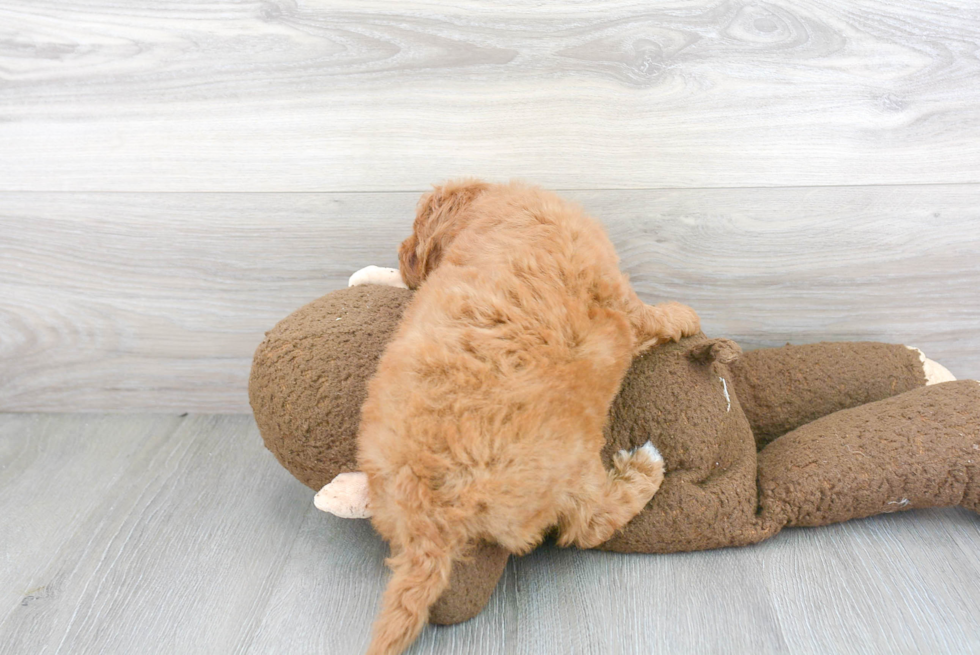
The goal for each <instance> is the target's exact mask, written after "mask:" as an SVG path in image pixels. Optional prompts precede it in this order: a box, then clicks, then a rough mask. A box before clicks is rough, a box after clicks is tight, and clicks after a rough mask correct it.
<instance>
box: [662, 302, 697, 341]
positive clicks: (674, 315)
mask: <svg viewBox="0 0 980 655" xmlns="http://www.w3.org/2000/svg"><path fill="white" fill-rule="evenodd" d="M667 310H668V311H669V312H670V318H671V323H672V326H673V328H674V329H673V334H671V339H673V340H674V341H678V340H679V339H681V338H683V337H690V336H692V335H695V334H697V333H698V332H700V331H701V317H700V316H698V313H697V312H696V311H694V310H693V309H691V308H690V307H688V306H687V305H682V304H681V303H679V302H670V303H667Z"/></svg>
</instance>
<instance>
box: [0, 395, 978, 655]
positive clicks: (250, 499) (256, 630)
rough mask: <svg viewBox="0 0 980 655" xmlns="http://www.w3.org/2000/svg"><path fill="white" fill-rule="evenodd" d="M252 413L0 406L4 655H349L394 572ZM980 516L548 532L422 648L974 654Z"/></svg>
mask: <svg viewBox="0 0 980 655" xmlns="http://www.w3.org/2000/svg"><path fill="white" fill-rule="evenodd" d="M311 500H312V494H311V493H310V491H309V490H308V489H306V488H305V487H303V486H302V485H300V484H299V483H298V482H296V481H295V480H293V479H292V478H291V477H290V476H289V475H288V474H287V473H286V472H285V471H284V470H283V469H282V468H281V467H280V466H279V465H278V463H276V461H275V460H274V458H273V457H272V455H271V454H269V453H268V452H267V451H265V450H264V449H263V447H262V445H261V440H260V438H259V436H258V432H257V429H256V427H255V425H254V423H253V421H252V419H251V417H249V416H236V415H223V416H214V415H190V416H185V417H180V416H175V415H162V414H160V415H131V416H104V415H103V416H96V415H85V414H81V415H79V414H74V415H71V414H69V415H43V414H34V415H32V414H19V415H12V414H7V415H0V516H2V517H3V519H2V531H0V551H2V553H3V559H2V562H0V653H3V654H4V655H7V654H10V655H23V654H26V653H49V654H66V653H72V654H87V653H118V654H120V655H132V654H133V653H140V654H147V655H149V654H152V653H161V654H164V653H165V654H168V655H170V654H173V653H181V654H183V653H207V654H209V655H213V654H215V653H258V654H263V655H264V654H269V653H271V654H278V653H282V654H290V655H303V654H306V653H310V654H321V653H341V654H346V653H356V652H360V651H361V650H363V648H364V647H365V646H366V640H367V635H368V630H369V628H370V625H371V622H372V620H373V616H374V613H375V610H376V603H377V602H378V598H379V596H380V593H381V589H382V586H383V584H384V581H385V579H386V572H385V569H384V566H383V561H382V560H383V558H384V556H385V548H384V546H383V544H382V543H381V541H380V540H379V539H378V538H377V537H376V535H374V533H373V532H372V530H371V528H370V525H369V524H368V522H367V521H345V520H342V519H338V518H335V517H332V516H329V515H327V514H324V513H322V512H319V511H317V510H316V509H314V508H313V506H312V502H311ZM977 607H980V519H978V517H977V516H976V515H973V514H971V513H968V512H966V511H963V510H931V511H915V512H908V513H903V514H891V515H887V516H881V517H877V518H873V519H868V520H863V521H853V522H850V523H846V524H842V525H837V526H830V527H825V528H815V529H796V530H788V531H785V532H784V533H782V534H780V535H778V536H777V537H775V538H774V539H772V540H771V541H769V542H765V543H762V544H760V545H758V546H754V547H748V548H740V549H726V550H719V551H712V552H701V553H687V554H679V555H619V554H612V553H599V552H585V551H578V550H560V549H556V548H554V547H548V546H546V547H544V548H542V549H540V550H538V551H535V552H534V553H532V554H531V555H529V556H527V557H524V558H522V559H515V560H512V561H511V563H510V564H509V566H508V568H507V571H506V574H505V576H504V578H503V579H502V581H501V583H500V586H499V587H498V588H497V590H496V592H495V594H494V596H493V598H492V599H491V602H490V604H489V606H488V607H487V608H486V610H485V611H484V612H483V613H482V614H480V615H479V616H478V617H477V618H475V619H474V620H472V621H470V622H468V623H465V624H461V625H459V626H454V627H439V628H436V627H429V628H427V629H426V630H425V632H424V633H423V635H422V637H421V638H420V640H419V642H418V643H417V644H416V645H415V647H414V648H413V649H412V650H411V652H412V653H418V654H421V653H459V654H461V655H462V654H477V653H527V654H529V655H531V654H534V655H536V654H538V653H596V654H602V655H605V654H607V653H654V652H664V653H666V652H670V653H742V652H745V653H749V652H751V653H758V654H763V653H820V654H826V653H874V652H877V653H969V652H980V613H978V611H977Z"/></svg>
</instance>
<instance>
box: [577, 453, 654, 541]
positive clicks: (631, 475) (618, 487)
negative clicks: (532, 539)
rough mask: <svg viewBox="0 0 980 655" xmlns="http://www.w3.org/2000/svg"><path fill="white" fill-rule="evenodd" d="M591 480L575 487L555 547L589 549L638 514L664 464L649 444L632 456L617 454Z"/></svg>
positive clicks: (645, 502)
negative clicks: (611, 466) (571, 546)
mask: <svg viewBox="0 0 980 655" xmlns="http://www.w3.org/2000/svg"><path fill="white" fill-rule="evenodd" d="M593 473H594V475H595V478H594V479H593V480H589V481H587V482H586V483H585V484H582V485H581V486H580V487H578V489H577V492H576V494H575V495H574V496H573V497H572V499H571V502H570V503H569V506H568V507H567V508H566V509H565V511H563V512H562V515H561V518H560V519H559V524H558V527H559V536H558V544H559V545H561V546H569V545H572V544H575V545H576V546H578V547H579V548H593V547H595V546H598V545H599V544H601V543H602V542H604V541H607V540H608V539H609V538H610V537H612V535H613V533H614V532H616V530H619V529H620V528H622V527H623V526H624V525H626V524H627V523H628V522H629V521H630V519H632V518H633V517H634V516H636V515H637V514H639V512H640V510H642V509H643V508H644V507H645V506H646V504H647V503H648V502H650V499H651V498H653V495H654V494H655V493H657V490H658V489H660V484H661V483H662V482H663V479H664V460H663V458H662V457H661V456H660V453H659V452H658V451H657V449H656V448H654V446H653V444H652V443H650V442H649V441H648V442H647V443H646V444H644V445H643V446H642V447H640V448H637V449H636V450H634V451H633V452H627V451H625V450H621V451H619V452H618V453H617V454H616V456H615V457H614V458H613V468H612V469H610V470H608V471H607V470H605V469H604V468H603V467H602V463H601V461H597V466H596V468H595V469H594V470H593Z"/></svg>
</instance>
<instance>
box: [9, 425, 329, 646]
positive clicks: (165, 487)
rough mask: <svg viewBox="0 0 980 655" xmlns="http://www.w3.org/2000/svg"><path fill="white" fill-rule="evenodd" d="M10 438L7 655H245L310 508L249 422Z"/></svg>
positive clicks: (22, 428) (49, 431)
mask: <svg viewBox="0 0 980 655" xmlns="http://www.w3.org/2000/svg"><path fill="white" fill-rule="evenodd" d="M0 435H2V436H0V443H2V444H3V448H4V450H3V451H2V454H0V457H2V458H3V459H2V464H0V466H2V471H3V476H4V478H5V482H6V484H4V485H3V487H2V491H0V508H2V514H3V516H4V524H5V529H4V532H5V536H4V541H5V542H6V543H5V544H4V555H5V561H4V563H3V566H2V567H0V582H2V584H0V590H2V592H0V593H2V594H3V596H2V605H0V652H2V653H10V654H11V655H13V654H15V653H18V654H19V653H37V652H47V653H120V654H121V653H150V652H156V653H215V652H225V653H230V652H234V651H235V649H236V648H242V647H243V646H244V642H245V641H246V638H247V636H248V635H249V634H250V633H251V632H252V631H253V630H254V626H255V625H256V624H257V622H258V621H260V620H261V618H262V616H263V614H264V611H265V604H266V603H267V602H268V598H269V592H270V591H271V590H272V587H273V586H274V582H275V580H276V579H277V577H278V575H279V572H280V570H281V567H282V564H283V562H284V561H285V558H286V556H287V554H288V552H289V547H290V544H291V543H292V540H293V534H294V532H295V530H296V529H297V528H298V527H299V525H300V522H301V521H302V519H303V516H304V514H305V513H306V511H307V509H308V504H309V498H310V495H309V493H306V490H305V487H302V486H301V485H299V483H296V484H282V483H283V482H288V480H284V479H283V471H282V470H281V469H280V468H279V466H278V464H277V463H276V462H275V459H274V458H273V457H272V456H271V454H269V453H268V452H266V451H265V450H264V449H263V448H262V445H261V440H260V439H259V436H258V431H257V429H256V428H255V425H254V422H253V421H252V419H251V417H248V416H232V417H208V416H202V417H189V418H185V419H180V418H177V417H171V416H129V417H115V418H100V417H77V416H70V415H68V416H61V417H50V416H48V417H45V416H27V415H24V416H7V417H4V418H3V419H2V420H0ZM258 517H261V520H257V519H258ZM6 526H10V527H12V529H9V530H8V529H7V527H6ZM212 644H220V648H214V647H212V646H211V645H212Z"/></svg>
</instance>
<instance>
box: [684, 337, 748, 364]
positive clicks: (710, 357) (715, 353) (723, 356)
mask: <svg viewBox="0 0 980 655" xmlns="http://www.w3.org/2000/svg"><path fill="white" fill-rule="evenodd" d="M741 354H742V348H741V347H740V346H739V345H738V344H737V343H735V342H734V341H732V340H731V339H711V340H710V341H704V342H702V343H699V344H697V345H696V346H694V347H692V348H691V349H690V350H688V351H687V356H688V357H689V358H690V359H692V360H694V361H696V362H699V363H701V364H710V363H711V362H719V363H721V364H731V363H732V362H734V361H735V360H736V359H738V358H739V355H741Z"/></svg>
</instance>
